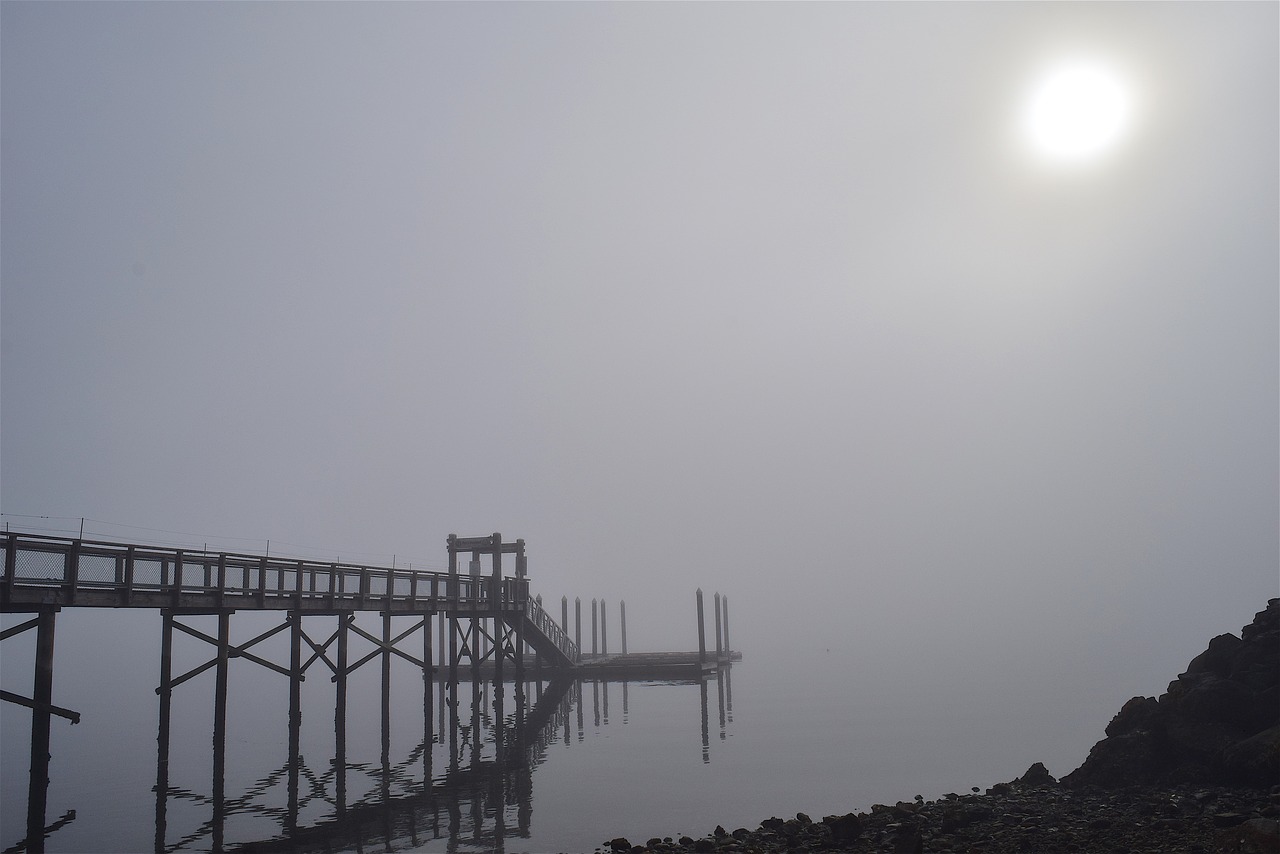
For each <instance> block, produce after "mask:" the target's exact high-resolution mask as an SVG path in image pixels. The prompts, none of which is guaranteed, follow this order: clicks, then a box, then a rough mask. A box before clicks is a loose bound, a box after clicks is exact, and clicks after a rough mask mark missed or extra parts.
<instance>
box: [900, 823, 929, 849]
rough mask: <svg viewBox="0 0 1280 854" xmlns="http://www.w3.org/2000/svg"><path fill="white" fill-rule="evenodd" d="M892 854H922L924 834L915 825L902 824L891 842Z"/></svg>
mask: <svg viewBox="0 0 1280 854" xmlns="http://www.w3.org/2000/svg"><path fill="white" fill-rule="evenodd" d="M893 852H894V854H924V834H922V833H921V832H920V827H919V826H918V825H915V824H904V825H902V826H901V827H899V828H898V832H897V834H896V835H895V836H894V840H893Z"/></svg>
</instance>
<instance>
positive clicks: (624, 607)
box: [618, 599, 627, 655]
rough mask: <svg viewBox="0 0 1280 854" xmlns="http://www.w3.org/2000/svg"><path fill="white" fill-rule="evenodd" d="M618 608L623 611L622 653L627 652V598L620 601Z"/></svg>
mask: <svg viewBox="0 0 1280 854" xmlns="http://www.w3.org/2000/svg"><path fill="white" fill-rule="evenodd" d="M618 610H619V611H621V617H622V654H623V655H626V654H627V600H626V599H622V600H620V601H619V602H618Z"/></svg>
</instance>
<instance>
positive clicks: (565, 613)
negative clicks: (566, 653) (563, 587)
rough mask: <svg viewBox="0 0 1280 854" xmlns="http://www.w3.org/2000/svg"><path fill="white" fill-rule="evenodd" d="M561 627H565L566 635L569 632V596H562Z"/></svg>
mask: <svg viewBox="0 0 1280 854" xmlns="http://www.w3.org/2000/svg"><path fill="white" fill-rule="evenodd" d="M560 628H562V629H564V633H565V635H566V636H568V634H569V597H568V596H561V597H560Z"/></svg>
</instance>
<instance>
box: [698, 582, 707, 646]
mask: <svg viewBox="0 0 1280 854" xmlns="http://www.w3.org/2000/svg"><path fill="white" fill-rule="evenodd" d="M697 597H698V663H699V664H706V662H707V635H706V630H705V628H704V627H703V622H702V588H701V587H699V588H698V593H697Z"/></svg>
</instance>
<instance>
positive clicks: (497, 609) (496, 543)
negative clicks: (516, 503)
mask: <svg viewBox="0 0 1280 854" xmlns="http://www.w3.org/2000/svg"><path fill="white" fill-rule="evenodd" d="M504 606H505V603H504V602H503V601H502V535H501V534H499V533H497V532H495V533H494V535H493V593H492V603H491V607H492V608H493V680H494V683H493V684H494V685H495V686H501V685H502V659H503V657H504V655H505V654H506V650H505V649H503V643H502V635H503V631H502V608H503V607H504Z"/></svg>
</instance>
